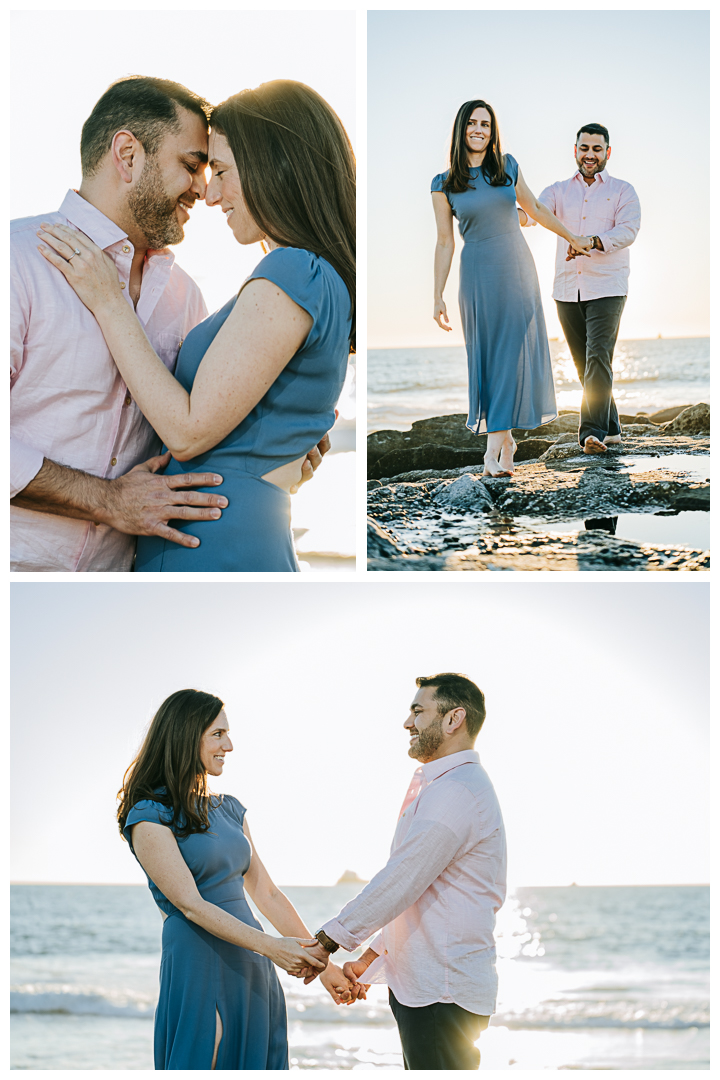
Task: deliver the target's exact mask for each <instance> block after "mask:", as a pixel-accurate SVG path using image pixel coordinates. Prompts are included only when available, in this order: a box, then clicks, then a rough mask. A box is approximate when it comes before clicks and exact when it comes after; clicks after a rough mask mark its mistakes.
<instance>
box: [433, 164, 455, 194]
mask: <svg viewBox="0 0 720 1080" xmlns="http://www.w3.org/2000/svg"><path fill="white" fill-rule="evenodd" d="M449 174H450V170H449V169H446V170H445V172H441V173H438V174H437V176H433V178H432V183H431V184H430V190H431V191H441V192H442V193H443V194H444V195H445V194H447V192H446V191H445V188H444V187H443V185H444V183H445V181H446V180H447V178H448V176H449Z"/></svg>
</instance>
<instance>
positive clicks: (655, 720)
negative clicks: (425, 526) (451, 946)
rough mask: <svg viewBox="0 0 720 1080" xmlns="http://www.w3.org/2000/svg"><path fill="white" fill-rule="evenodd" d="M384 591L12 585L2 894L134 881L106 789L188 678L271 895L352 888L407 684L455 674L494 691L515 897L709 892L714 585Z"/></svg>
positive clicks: (387, 784) (393, 761) (395, 791)
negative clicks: (594, 888)
mask: <svg viewBox="0 0 720 1080" xmlns="http://www.w3.org/2000/svg"><path fill="white" fill-rule="evenodd" d="M397 577H398V578H399V579H401V580H398V581H397V582H394V581H393V582H385V581H384V582H382V583H372V582H367V583H365V582H362V583H359V582H358V583H325V582H309V581H307V579H304V578H302V576H301V575H298V576H297V577H296V578H294V579H293V581H292V582H287V583H285V582H283V583H265V582H264V583H258V584H256V583H244V582H232V583H228V582H223V583H212V582H209V583H194V582H188V583H184V584H175V583H154V582H143V581H142V580H138V581H135V580H133V581H132V582H131V583H130V582H123V583H116V584H112V583H107V584H98V583H95V582H90V581H88V582H87V583H82V584H81V583H50V582H47V583H25V582H22V583H20V582H16V583H13V584H12V585H11V589H10V591H11V608H12V612H11V613H12V635H11V637H12V661H11V663H12V667H11V671H12V717H11V770H10V772H11V806H12V808H13V809H12V822H11V826H12V859H11V877H12V879H13V880H15V881H60V882H62V881H69V882H109V883H122V882H125V883H132V882H135V883H138V884H139V883H142V882H143V881H144V878H143V875H142V873H141V871H140V868H139V867H138V865H137V864H136V863H135V861H134V859H133V858H132V855H131V854H130V852H129V850H128V848H127V847H126V845H125V844H124V843H123V842H122V841H121V840H120V838H119V835H118V833H117V828H116V823H115V817H114V814H115V794H116V792H117V790H118V788H119V787H120V784H121V781H122V776H123V773H124V771H125V769H126V768H127V766H128V765H129V764H130V762H131V760H132V758H133V756H134V754H135V752H136V751H137V749H138V747H139V745H140V743H141V740H142V737H143V733H144V730H145V728H146V725H147V724H148V722H149V721H150V719H151V717H152V715H153V713H154V712H155V710H156V709H157V708H158V706H159V705H160V704H161V702H162V701H163V700H164V699H165V697H167V696H168V695H169V694H170V693H172V692H174V691H175V690H178V689H181V688H183V687H188V686H191V687H196V688H199V689H204V690H209V691H211V692H213V693H215V694H217V695H218V696H219V697H221V698H222V699H223V700H224V701H225V703H226V711H227V715H228V718H229V722H230V736H231V739H232V740H233V742H234V747H235V749H234V750H233V752H232V754H230V755H229V758H228V764H227V765H226V767H225V774H224V775H223V777H222V778H219V779H218V780H215V781H214V782H213V784H214V787H215V790H216V791H220V792H224V791H226V792H228V793H231V794H233V795H235V796H237V797H238V798H239V799H240V801H241V802H242V803H243V804H244V805H245V806H247V808H248V821H249V822H250V825H251V828H252V831H253V837H254V839H255V841H256V844H257V848H258V852H259V854H260V857H261V858H262V859H263V861H264V863H265V864H266V866H267V867H268V869H269V871H270V874H271V875H272V876H273V878H274V879H275V881H276V882H277V883H278V884H280V885H313V884H318V885H332V884H334V883H335V881H336V880H337V879H338V878H339V877H340V875H341V874H342V873H343V871H345V870H353V871H355V872H356V873H358V874H359V875H360V876H361V877H364V878H368V877H370V876H371V875H372V874H373V873H375V872H376V871H377V870H379V869H380V868H381V867H382V866H383V865H384V863H385V860H386V858H387V854H388V851H389V846H390V842H391V839H392V834H393V831H394V826H395V822H396V820H397V814H398V810H399V807H400V805H401V803H402V800H403V796H404V794H405V791H406V789H407V786H408V784H409V782H410V780H411V777H412V774H413V771H414V768H415V765H414V763H413V761H412V760H411V759H410V758H409V757H408V755H407V747H408V736H407V734H406V733H405V731H404V730H403V727H402V725H403V722H404V720H405V719H406V717H407V713H408V706H409V704H410V701H411V700H412V698H413V695H414V693H415V677H416V676H417V675H429V674H434V673H436V672H438V671H447V670H454V671H460V672H463V673H465V674H466V675H468V676H469V677H470V678H472V679H474V680H475V681H476V682H477V683H478V685H479V686H481V688H482V689H483V690H484V692H485V694H486V699H487V708H488V715H487V720H486V721H485V725H484V727H483V729H482V731H481V733H480V736H479V738H478V742H477V744H476V748H477V750H478V751H479V754H480V759H481V761H482V763H483V765H484V767H485V768H486V769H487V771H488V773H489V775H490V777H491V779H492V781H493V783H494V785H495V788H496V791H497V793H498V797H499V800H500V804H501V807H502V810H503V814H504V818H505V823H506V827H507V833H508V849H509V880H510V884H511V885H567V884H569V883H570V882H573V881H575V882H578V883H579V884H604V885H612V884H675V883H698V882H706V881H707V880H708V878H709V869H708V838H707V821H708V804H707V800H708V714H707V708H708V705H707V688H708V648H707V642H708V592H709V590H708V587H707V585H705V584H704V583H698V584H697V585H694V584H689V583H684V582H677V583H675V582H673V583H655V582H652V581H638V582H637V583H628V582H622V583H613V582H606V581H603V583H602V585H601V586H600V585H598V584H592V583H588V584H585V583H576V582H558V583H557V584H553V585H552V587H549V586H548V585H547V584H544V583H539V582H538V583H533V582H528V583H526V582H518V583H510V582H506V581H495V580H493V581H490V582H487V583H485V582H477V583H476V582H473V583H472V584H471V586H470V588H468V585H467V579H465V578H458V580H457V582H456V581H454V580H450V581H446V580H444V581H442V582H439V581H438V582H418V581H415V580H412V579H411V578H410V575H397ZM408 579H410V580H408ZM588 625H592V627H593V631H592V633H588V632H587V627H588ZM678 630H680V631H681V632H677V631H678ZM670 650H671V651H670Z"/></svg>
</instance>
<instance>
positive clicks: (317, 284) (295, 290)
mask: <svg viewBox="0 0 720 1080" xmlns="http://www.w3.org/2000/svg"><path fill="white" fill-rule="evenodd" d="M254 278H266V279H267V280H268V281H272V282H274V283H275V284H276V285H278V286H279V287H280V288H281V289H282V290H283V292H285V293H286V294H287V295H288V296H289V297H290V299H291V300H294V301H295V303H297V304H299V305H300V307H302V308H304V309H305V310H306V311H308V312H309V313H310V315H311V316H312V318H313V319H314V318H316V316H317V315H318V314H319V312H320V310H321V309H322V308H323V307H324V306H325V305H326V304H327V302H328V300H329V301H330V303H331V304H332V305H333V310H335V308H337V310H338V311H342V310H343V307H342V302H343V301H344V300H345V299H346V298H347V296H348V291H347V286H346V285H345V283H344V281H343V280H342V278H341V277H340V275H339V274H338V272H337V270H336V269H335V267H334V266H332V265H331V264H330V263H329V262H328V261H327V259H324V258H323V257H322V256H321V255H316V254H315V252H313V251H306V250H305V248H294V247H277V248H273V249H272V251H269V252H268V254H267V255H266V256H265V258H264V259H262V260H261V261H260V262H259V263H258V265H257V266H256V267H255V269H254V270H253V272H252V274H251V275H250V277H249V278H248V281H252V280H253V279H254Z"/></svg>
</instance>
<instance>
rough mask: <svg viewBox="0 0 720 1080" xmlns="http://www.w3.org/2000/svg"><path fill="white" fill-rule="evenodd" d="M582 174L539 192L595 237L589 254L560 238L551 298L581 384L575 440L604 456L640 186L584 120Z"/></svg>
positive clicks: (613, 414)
mask: <svg viewBox="0 0 720 1080" xmlns="http://www.w3.org/2000/svg"><path fill="white" fill-rule="evenodd" d="M574 153H575V161H576V163H577V166H578V168H577V172H575V173H574V175H573V176H572V177H571V178H570V179H569V180H561V181H558V182H557V183H555V184H551V185H550V187H547V188H545V190H544V191H543V192H542V193H541V194H540V202H542V203H544V205H545V206H547V207H548V209H549V210H552V212H553V213H554V214H555V215H556V216H557V217H558V218H559V219H560V220H561V221H562V223H563V224H564V225H566V226H567V228H568V229H572V230H573V231H574V232H576V233H578V234H579V235H581V236H590V237H592V240H593V248H592V251H591V252H590V254H589V255H587V256H586V257H583V258H580V257H579V256H580V255H584V254H585V253H583V252H576V251H574V249H572V248H567V251H566V250H565V243H564V241H563V240H561V239H560V237H558V245H557V254H556V257H555V284H554V288H553V299H554V300H555V301H556V303H557V309H558V317H559V319H560V325H561V326H562V329H563V333H564V334H565V340H566V341H567V343H568V346H569V348H570V352H571V353H572V358H573V360H574V362H575V367H576V368H577V372H578V376H579V378H580V382H581V384H582V388H583V397H582V404H581V407H580V428H579V431H578V439H579V442H580V445H581V446H582V448H583V450H584V452H585V453H586V454H602V453H605V451H606V450H607V448H608V444H610V443H619V442H620V439H621V429H620V422H619V419H618V411H617V407H616V405H615V401H614V400H613V396H612V380H613V374H612V358H613V350H614V348H615V342H616V341H617V336H618V330H619V328H620V316H621V315H622V312H623V308H624V307H625V301H626V299H627V287H628V275H629V273H630V258H629V252H628V248H629V247H630V245H631V244H632V243H633V241H634V240H635V237H636V236H637V234H638V230H639V229H640V202H639V200H638V197H637V195H636V193H635V189H634V188H633V187H632V186H631V185H630V184H628V183H626V182H625V181H624V180H616V179H615V177H613V176H610V175H609V174H608V172H607V169H606V166H607V163H608V160H609V158H610V153H611V147H610V136H609V135H608V130H607V128H605V127H603V126H602V124H585V126H584V127H582V128H580V131H578V133H577V138H576V141H575V148H574Z"/></svg>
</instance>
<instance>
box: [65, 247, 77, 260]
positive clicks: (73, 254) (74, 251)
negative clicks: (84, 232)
mask: <svg viewBox="0 0 720 1080" xmlns="http://www.w3.org/2000/svg"><path fill="white" fill-rule="evenodd" d="M79 254H80V249H79V248H73V253H72V255H71V256H70V258H69V259H68V262H72V261H73V259H74V258H75V256H76V255H79Z"/></svg>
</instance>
